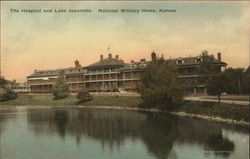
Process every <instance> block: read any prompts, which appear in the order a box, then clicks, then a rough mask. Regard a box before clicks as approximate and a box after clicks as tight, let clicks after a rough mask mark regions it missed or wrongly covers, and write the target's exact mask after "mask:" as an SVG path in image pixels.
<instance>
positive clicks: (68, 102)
mask: <svg viewBox="0 0 250 159" xmlns="http://www.w3.org/2000/svg"><path fill="white" fill-rule="evenodd" d="M53 98H54V97H53V96H52V95H51V94H19V95H18V97H17V98H16V99H14V100H9V101H3V102H0V105H30V106H37V105H39V106H41V105H46V106H74V105H85V106H127V107H137V106H138V105H139V104H140V103H141V98H140V97H133V96H119V97H117V96H94V99H93V100H92V101H88V102H85V103H80V104H78V99H77V98H76V97H75V96H74V95H70V96H69V97H67V98H64V99H60V100H54V99H53Z"/></svg>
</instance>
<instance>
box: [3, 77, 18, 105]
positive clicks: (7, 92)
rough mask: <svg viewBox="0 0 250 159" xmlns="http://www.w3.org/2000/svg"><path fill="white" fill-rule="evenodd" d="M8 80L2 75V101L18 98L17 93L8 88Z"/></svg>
mask: <svg viewBox="0 0 250 159" xmlns="http://www.w3.org/2000/svg"><path fill="white" fill-rule="evenodd" d="M7 84H8V81H7V80H6V79H4V77H0V101H5V100H10V99H15V98H17V93H16V92H14V91H13V90H11V89H10V88H8V87H7V86H6V85H7Z"/></svg>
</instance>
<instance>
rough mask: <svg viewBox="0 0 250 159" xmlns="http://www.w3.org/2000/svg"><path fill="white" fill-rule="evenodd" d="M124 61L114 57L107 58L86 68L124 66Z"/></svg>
mask: <svg viewBox="0 0 250 159" xmlns="http://www.w3.org/2000/svg"><path fill="white" fill-rule="evenodd" d="M124 65H125V63H124V61H123V60H117V59H114V58H112V57H108V58H105V59H103V60H100V61H98V62H95V63H93V64H90V65H88V66H86V67H84V68H94V67H105V66H124Z"/></svg>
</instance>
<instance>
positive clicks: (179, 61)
mask: <svg viewBox="0 0 250 159" xmlns="http://www.w3.org/2000/svg"><path fill="white" fill-rule="evenodd" d="M182 63H184V61H183V60H182V59H178V60H177V61H176V64H182Z"/></svg>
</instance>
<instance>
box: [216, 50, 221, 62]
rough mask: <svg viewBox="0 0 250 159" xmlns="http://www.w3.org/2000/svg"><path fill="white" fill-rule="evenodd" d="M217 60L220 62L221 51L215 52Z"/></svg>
mask: <svg viewBox="0 0 250 159" xmlns="http://www.w3.org/2000/svg"><path fill="white" fill-rule="evenodd" d="M217 60H218V61H220V62H221V53H220V52H218V53H217Z"/></svg>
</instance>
